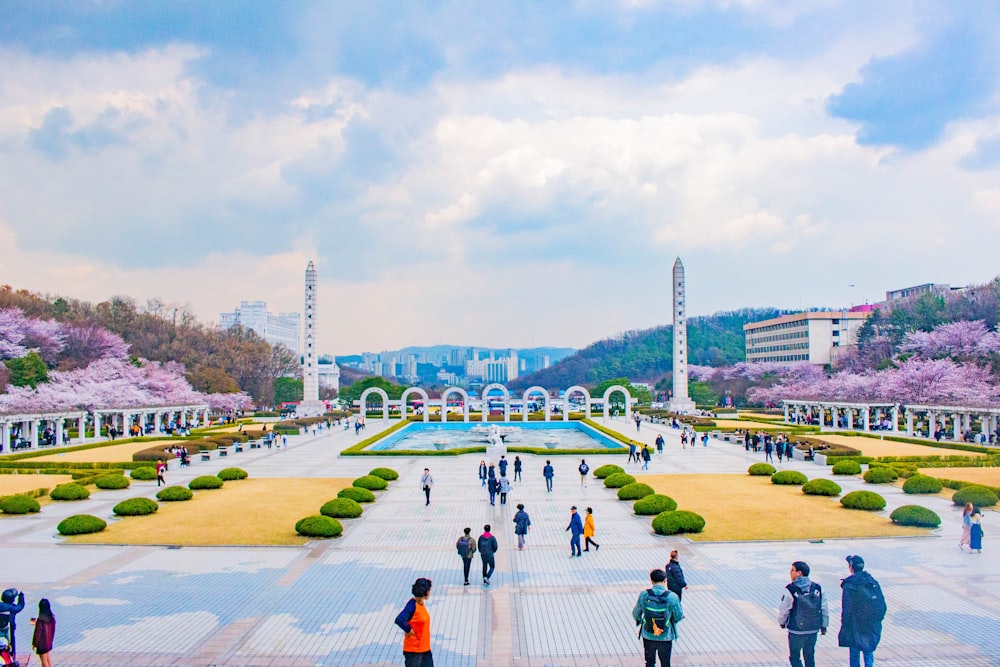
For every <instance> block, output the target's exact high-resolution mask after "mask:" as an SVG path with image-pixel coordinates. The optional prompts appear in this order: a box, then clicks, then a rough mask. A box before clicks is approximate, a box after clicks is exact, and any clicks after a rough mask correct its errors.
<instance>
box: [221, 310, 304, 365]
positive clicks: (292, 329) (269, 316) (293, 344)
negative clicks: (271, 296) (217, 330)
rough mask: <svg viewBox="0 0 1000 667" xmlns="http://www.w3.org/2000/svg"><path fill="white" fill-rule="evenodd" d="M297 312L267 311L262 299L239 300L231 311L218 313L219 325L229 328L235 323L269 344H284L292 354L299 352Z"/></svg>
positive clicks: (298, 320)
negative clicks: (274, 312)
mask: <svg viewBox="0 0 1000 667" xmlns="http://www.w3.org/2000/svg"><path fill="white" fill-rule="evenodd" d="M300 320H301V315H300V314H299V313H278V314H277V315H275V314H273V313H270V312H268V310H267V303H266V302H264V301H240V305H239V307H237V308H236V309H235V310H233V312H231V313H221V314H220V315H219V326H220V327H221V328H223V329H230V328H232V327H234V326H236V325H237V324H239V325H240V326H242V327H243V328H244V329H250V330H252V331H253V332H254V333H255V334H257V335H258V336H260V337H261V338H263V339H264V340H266V341H267V342H268V343H270V344H271V345H284V346H285V347H286V348H288V349H289V350H290V351H291V352H292V353H293V354H295V355H298V354H300V353H301V348H300V346H299V322H300Z"/></svg>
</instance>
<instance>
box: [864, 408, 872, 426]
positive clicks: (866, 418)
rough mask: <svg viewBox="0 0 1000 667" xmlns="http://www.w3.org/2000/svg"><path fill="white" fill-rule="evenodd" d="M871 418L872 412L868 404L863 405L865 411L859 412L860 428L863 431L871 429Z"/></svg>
mask: <svg viewBox="0 0 1000 667" xmlns="http://www.w3.org/2000/svg"><path fill="white" fill-rule="evenodd" d="M871 418H872V412H871V409H870V408H869V407H868V406H865V411H864V412H862V413H861V428H863V429H864V430H865V431H871V430H872V429H871Z"/></svg>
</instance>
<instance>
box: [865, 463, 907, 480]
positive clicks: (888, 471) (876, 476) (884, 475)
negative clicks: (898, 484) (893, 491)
mask: <svg viewBox="0 0 1000 667" xmlns="http://www.w3.org/2000/svg"><path fill="white" fill-rule="evenodd" d="M863 477H864V478H865V481H866V482H868V483H869V484H888V483H889V482H895V481H896V480H897V479H899V475H897V474H896V471H895V470H893V469H892V468H885V467H881V466H880V467H878V468H868V470H866V471H865V474H864V475H863Z"/></svg>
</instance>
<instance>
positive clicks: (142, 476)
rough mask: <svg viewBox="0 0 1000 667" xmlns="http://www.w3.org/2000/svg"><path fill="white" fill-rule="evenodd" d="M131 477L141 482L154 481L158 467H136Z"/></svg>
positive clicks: (130, 474)
mask: <svg viewBox="0 0 1000 667" xmlns="http://www.w3.org/2000/svg"><path fill="white" fill-rule="evenodd" d="M129 477H131V478H132V479H134V480H136V481H139V482H152V481H153V480H154V479H156V468H154V467H153V466H143V467H141V468H136V469H135V470H133V471H132V472H131V473H129Z"/></svg>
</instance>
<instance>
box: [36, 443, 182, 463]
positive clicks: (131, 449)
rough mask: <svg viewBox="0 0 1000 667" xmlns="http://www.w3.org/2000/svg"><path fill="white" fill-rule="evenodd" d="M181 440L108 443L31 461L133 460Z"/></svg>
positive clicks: (40, 457)
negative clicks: (143, 452)
mask: <svg viewBox="0 0 1000 667" xmlns="http://www.w3.org/2000/svg"><path fill="white" fill-rule="evenodd" d="M175 442H180V441H179V440H153V441H147V442H127V443H125V444H124V445H108V446H107V447H95V448H94V449H82V450H80V451H78V452H64V453H62V454H59V453H55V454H46V455H45V456H39V457H37V458H32V459H28V460H29V461H59V462H62V463H84V462H93V463H98V462H100V463H115V462H126V461H131V460H132V455H133V454H135V453H136V452H141V451H142V450H144V449H149V448H150V447H162V448H163V449H166V448H167V447H170V445H172V444H173V443H175Z"/></svg>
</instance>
